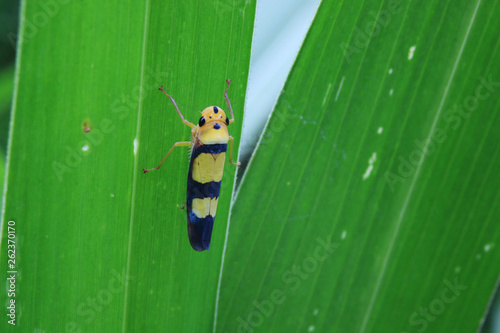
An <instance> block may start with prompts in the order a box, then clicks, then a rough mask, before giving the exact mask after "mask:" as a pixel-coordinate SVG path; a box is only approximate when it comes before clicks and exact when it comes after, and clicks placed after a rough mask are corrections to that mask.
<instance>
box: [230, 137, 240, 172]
mask: <svg viewBox="0 0 500 333" xmlns="http://www.w3.org/2000/svg"><path fill="white" fill-rule="evenodd" d="M229 140H230V141H231V143H230V146H229V149H230V152H229V163H231V164H234V165H236V166H238V167H239V166H240V165H241V162H236V163H234V162H233V141H234V139H233V137H232V136H229Z"/></svg>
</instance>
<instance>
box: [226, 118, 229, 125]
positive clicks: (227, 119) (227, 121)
mask: <svg viewBox="0 0 500 333" xmlns="http://www.w3.org/2000/svg"><path fill="white" fill-rule="evenodd" d="M226 125H229V118H228V117H226Z"/></svg>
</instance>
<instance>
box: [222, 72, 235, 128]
mask: <svg viewBox="0 0 500 333" xmlns="http://www.w3.org/2000/svg"><path fill="white" fill-rule="evenodd" d="M226 82H227V87H226V90H225V91H224V98H225V100H226V103H227V106H228V108H229V112H230V113H231V119H229V123H230V124H232V123H233V122H234V114H233V108H232V107H231V102H229V97H227V90H228V89H229V84H230V83H231V80H226Z"/></svg>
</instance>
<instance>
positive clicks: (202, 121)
mask: <svg viewBox="0 0 500 333" xmlns="http://www.w3.org/2000/svg"><path fill="white" fill-rule="evenodd" d="M198 125H200V126H203V125H205V117H201V118H200V121H199V122H198Z"/></svg>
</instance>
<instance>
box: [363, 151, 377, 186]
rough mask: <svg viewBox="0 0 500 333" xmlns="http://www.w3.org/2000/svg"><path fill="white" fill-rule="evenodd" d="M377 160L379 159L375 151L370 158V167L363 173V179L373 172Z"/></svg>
mask: <svg viewBox="0 0 500 333" xmlns="http://www.w3.org/2000/svg"><path fill="white" fill-rule="evenodd" d="M376 160H377V153H375V152H374V153H373V154H372V156H371V157H370V159H369V160H368V168H367V169H366V171H365V173H364V174H363V180H366V179H367V178H368V177H370V174H371V173H372V170H373V164H375V161H376Z"/></svg>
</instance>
